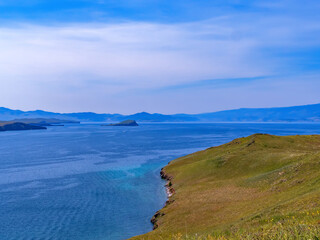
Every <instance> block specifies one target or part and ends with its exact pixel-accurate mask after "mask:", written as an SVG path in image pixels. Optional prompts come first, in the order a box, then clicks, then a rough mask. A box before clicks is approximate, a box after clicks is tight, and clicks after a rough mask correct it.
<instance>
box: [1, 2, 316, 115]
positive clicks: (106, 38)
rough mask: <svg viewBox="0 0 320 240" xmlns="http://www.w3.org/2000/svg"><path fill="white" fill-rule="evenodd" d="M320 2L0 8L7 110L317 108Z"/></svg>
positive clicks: (25, 4) (6, 4)
mask: <svg viewBox="0 0 320 240" xmlns="http://www.w3.org/2000/svg"><path fill="white" fill-rule="evenodd" d="M319 12H320V2H319V1H317V0H309V1H306V2H302V1H297V0H291V1H289V0H278V1H270V0H259V1H254V0H253V1H238V0H225V1H222V0H221V1H220V0H217V1H213V0H211V1H209V0H207V1H205V0H197V1H195V0H189V1H185V0H184V1H181V0H175V1H169V0H132V1H129V0H127V1H123V0H109V1H107V0H81V1H80V0H56V1H50V0H46V1H45V0H16V1H7V0H6V1H4V0H0V52H1V54H0V81H1V84H2V87H1V88H0V100H1V105H2V106H5V107H10V108H15V109H23V110H32V109H45V110H50V111H59V112H74V111H96V112H111V113H114V112H119V113H134V112H139V111H148V112H161V113H181V112H184V113H199V112H211V111H217V110H224V109H233V108H240V107H276V106H290V105H303V104H311V103H319V102H320V94H319V89H320V16H319V14H318V13H319Z"/></svg>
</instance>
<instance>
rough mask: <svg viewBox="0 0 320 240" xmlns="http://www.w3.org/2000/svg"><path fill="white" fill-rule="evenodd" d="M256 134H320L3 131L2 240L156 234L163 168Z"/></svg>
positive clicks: (204, 128)
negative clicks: (153, 221)
mask: <svg viewBox="0 0 320 240" xmlns="http://www.w3.org/2000/svg"><path fill="white" fill-rule="evenodd" d="M253 133H270V134H277V135H294V134H320V124H142V125H141V126H139V127H102V126H100V125H97V124H96V125H95V124H81V125H69V126H65V127H49V128H48V129H47V130H37V131H21V132H19V131H17V132H2V133H0V239H5V240H20V239H21V240H40V239H41V240H60V239H61V240H89V239H90V240H93V239H94V240H110V239H111V240H120V239H126V238H129V237H132V236H135V235H139V234H143V233H146V232H148V231H151V230H152V225H151V223H150V219H151V217H152V215H153V214H154V213H155V212H156V211H157V210H158V209H160V208H162V207H163V205H164V203H165V201H166V194H165V190H164V187H163V185H164V182H163V181H162V180H161V179H160V176H159V171H160V168H161V167H163V166H165V165H166V164H167V163H168V162H169V161H170V160H173V159H175V158H177V157H180V156H183V155H185V154H188V153H191V152H194V151H197V150H201V149H205V148H208V147H211V146H216V145H219V144H222V143H226V142H228V141H230V140H232V139H234V138H237V137H242V136H247V135H250V134H253Z"/></svg>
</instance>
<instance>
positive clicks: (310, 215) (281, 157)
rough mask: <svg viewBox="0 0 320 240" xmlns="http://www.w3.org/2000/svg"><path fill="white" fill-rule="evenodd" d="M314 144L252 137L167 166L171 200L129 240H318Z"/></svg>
mask: <svg viewBox="0 0 320 240" xmlns="http://www.w3.org/2000/svg"><path fill="white" fill-rule="evenodd" d="M319 159H320V136H319V135H310V136H273V135H267V134H254V135H251V136H248V137H244V138H239V139H235V140H233V141H232V142H230V143H227V144H224V145H221V146H218V147H212V148H209V149H207V150H204V151H200V152H197V153H194V154H190V155H188V156H185V157H181V158H179V159H176V160H174V161H172V162H170V163H169V164H168V165H167V166H166V167H164V168H163V169H162V171H161V173H162V177H163V178H165V179H166V180H167V181H168V183H167V188H168V187H169V192H170V193H171V196H170V197H169V200H168V201H167V204H166V206H165V207H164V208H163V209H161V210H160V211H158V212H157V213H156V214H155V216H154V217H153V219H152V222H153V224H154V229H155V230H153V231H151V232H149V233H147V234H145V235H141V236H137V237H134V238H132V239H149V240H150V239H181V240H186V239H197V240H198V239H199V240H200V239H211V240H213V239H252V240H253V239H262V240H263V239H265V240H267V239H279V240H280V239H319V236H320V201H319V197H320V181H319V179H320V164H319Z"/></svg>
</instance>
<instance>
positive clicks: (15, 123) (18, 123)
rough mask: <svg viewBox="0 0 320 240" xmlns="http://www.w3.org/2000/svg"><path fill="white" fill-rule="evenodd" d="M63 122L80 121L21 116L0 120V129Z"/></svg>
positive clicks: (16, 128) (16, 129)
mask: <svg viewBox="0 0 320 240" xmlns="http://www.w3.org/2000/svg"><path fill="white" fill-rule="evenodd" d="M63 123H80V122H78V121H72V120H61V119H56V118H23V119H14V120H12V121H0V131H18V130H38V129H47V128H46V127H49V126H63V125H62V124H63Z"/></svg>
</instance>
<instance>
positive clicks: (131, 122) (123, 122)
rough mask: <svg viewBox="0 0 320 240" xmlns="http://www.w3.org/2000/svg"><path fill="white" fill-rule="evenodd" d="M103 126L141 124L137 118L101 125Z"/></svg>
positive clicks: (133, 125)
mask: <svg viewBox="0 0 320 240" xmlns="http://www.w3.org/2000/svg"><path fill="white" fill-rule="evenodd" d="M101 126H129V127H135V126H139V125H138V123H137V122H136V121H135V120H125V121H122V122H119V123H112V124H108V125H105V124H104V125H101Z"/></svg>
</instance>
